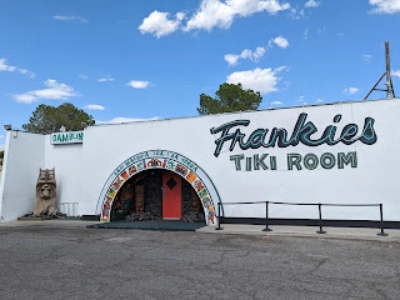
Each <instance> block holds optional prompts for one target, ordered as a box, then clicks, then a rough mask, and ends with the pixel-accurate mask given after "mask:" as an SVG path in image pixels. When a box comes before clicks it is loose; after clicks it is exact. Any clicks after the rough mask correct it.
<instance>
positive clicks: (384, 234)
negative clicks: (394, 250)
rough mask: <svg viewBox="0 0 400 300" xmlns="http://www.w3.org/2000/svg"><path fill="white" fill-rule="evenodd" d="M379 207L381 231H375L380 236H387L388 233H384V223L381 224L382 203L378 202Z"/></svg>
mask: <svg viewBox="0 0 400 300" xmlns="http://www.w3.org/2000/svg"><path fill="white" fill-rule="evenodd" d="M379 209H380V212H381V232H379V233H377V235H380V236H388V235H389V234H387V233H385V229H384V225H383V204H382V203H380V204H379Z"/></svg>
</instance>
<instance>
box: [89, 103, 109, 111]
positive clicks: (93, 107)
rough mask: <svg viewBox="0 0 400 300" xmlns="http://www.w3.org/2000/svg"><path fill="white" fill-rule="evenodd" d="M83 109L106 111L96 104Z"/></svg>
mask: <svg viewBox="0 0 400 300" xmlns="http://www.w3.org/2000/svg"><path fill="white" fill-rule="evenodd" d="M84 108H85V109H89V110H105V109H106V108H105V107H104V106H102V105H98V104H88V105H86V106H85V107H84Z"/></svg>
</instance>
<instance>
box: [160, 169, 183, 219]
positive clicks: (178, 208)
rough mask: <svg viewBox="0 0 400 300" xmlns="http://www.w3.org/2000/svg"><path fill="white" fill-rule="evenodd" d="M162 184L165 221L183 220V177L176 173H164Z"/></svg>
mask: <svg viewBox="0 0 400 300" xmlns="http://www.w3.org/2000/svg"><path fill="white" fill-rule="evenodd" d="M162 182H163V184H162V188H163V195H162V196H163V200H162V215H163V219H169V220H180V219H181V218H182V194H181V177H180V176H179V175H177V174H175V173H172V172H168V171H164V172H163V175H162Z"/></svg>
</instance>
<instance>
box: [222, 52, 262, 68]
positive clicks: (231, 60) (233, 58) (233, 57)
mask: <svg viewBox="0 0 400 300" xmlns="http://www.w3.org/2000/svg"><path fill="white" fill-rule="evenodd" d="M264 54H265V48H264V47H257V48H256V50H254V51H252V50H249V49H244V50H243V51H242V53H240V54H239V55H237V54H226V55H225V60H226V61H227V62H228V64H229V65H231V66H233V65H236V64H237V63H238V60H239V58H242V59H250V60H251V61H254V62H258V61H259V60H260V58H261V57H263V56H264Z"/></svg>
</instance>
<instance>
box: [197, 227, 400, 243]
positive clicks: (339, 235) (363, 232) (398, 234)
mask: <svg viewBox="0 0 400 300" xmlns="http://www.w3.org/2000/svg"><path fill="white" fill-rule="evenodd" d="M221 227H222V228H223V230H215V229H216V227H215V226H213V227H212V226H208V227H203V228H200V229H197V230H196V232H199V233H207V234H223V235H230V234H233V235H252V236H265V237H267V238H270V237H274V236H286V237H307V238H319V239H343V240H363V241H381V242H400V230H397V229H387V230H385V233H388V234H389V235H388V236H379V235H377V233H379V232H380V230H379V229H375V228H349V227H346V228H342V227H324V230H325V231H326V232H327V233H326V234H318V233H317V232H316V231H317V230H318V229H319V228H318V227H315V226H280V225H279V226H278V225H275V226H270V228H271V229H272V231H262V230H263V229H264V228H265V227H264V226H260V225H236V224H224V225H223V226H221Z"/></svg>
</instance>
